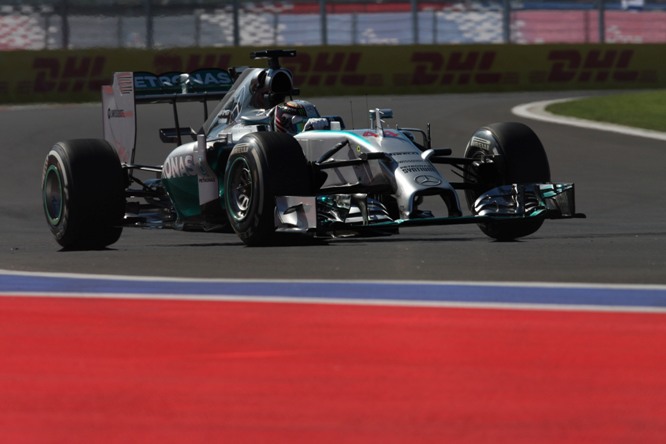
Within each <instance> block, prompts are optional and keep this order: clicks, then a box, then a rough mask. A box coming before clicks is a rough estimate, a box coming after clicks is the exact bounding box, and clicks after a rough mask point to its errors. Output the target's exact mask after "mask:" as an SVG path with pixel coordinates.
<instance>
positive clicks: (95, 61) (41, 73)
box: [32, 55, 108, 94]
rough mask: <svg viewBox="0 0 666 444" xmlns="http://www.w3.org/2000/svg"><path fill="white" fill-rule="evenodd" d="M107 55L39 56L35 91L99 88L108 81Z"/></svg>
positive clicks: (34, 65) (56, 91)
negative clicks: (62, 57)
mask: <svg viewBox="0 0 666 444" xmlns="http://www.w3.org/2000/svg"><path fill="white" fill-rule="evenodd" d="M105 65H106V57H105V56H75V55H73V56H67V57H65V58H64V59H61V58H59V57H35V59H34V61H33V63H32V69H33V70H34V71H35V82H34V84H33V92H37V93H63V94H66V93H73V92H99V90H100V88H101V87H102V85H103V84H104V83H106V82H107V80H108V79H107V73H106V72H105Z"/></svg>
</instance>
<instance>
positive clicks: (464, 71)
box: [410, 50, 515, 85]
mask: <svg viewBox="0 0 666 444" xmlns="http://www.w3.org/2000/svg"><path fill="white" fill-rule="evenodd" d="M496 55H497V53H496V52H495V51H494V50H489V51H476V50H473V51H453V52H451V53H448V54H442V53H441V52H437V51H416V52H414V53H413V54H412V57H411V60H410V61H411V62H412V63H413V64H414V71H413V73H412V79H411V83H412V85H452V84H456V85H467V84H470V83H475V84H495V83H500V82H503V81H506V80H507V79H508V78H510V77H511V78H512V77H515V76H505V75H504V74H503V73H500V72H497V71H493V65H494V63H495V57H496Z"/></svg>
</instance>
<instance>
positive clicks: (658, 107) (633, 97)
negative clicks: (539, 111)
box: [546, 90, 666, 132]
mask: <svg viewBox="0 0 666 444" xmlns="http://www.w3.org/2000/svg"><path fill="white" fill-rule="evenodd" d="M546 110H547V111H549V112H551V113H553V114H560V115H563V116H570V117H578V118H581V119H588V120H596V121H599V122H609V123H617V124H620V125H627V126H634V127H638V128H645V129H651V130H656V131H664V132H666V90H657V91H649V92H640V93H628V94H614V95H609V96H598V97H589V98H585V99H580V100H573V101H570V102H562V103H554V104H552V105H548V106H547V107H546Z"/></svg>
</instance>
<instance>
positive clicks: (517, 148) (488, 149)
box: [465, 122, 550, 241]
mask: <svg viewBox="0 0 666 444" xmlns="http://www.w3.org/2000/svg"><path fill="white" fill-rule="evenodd" d="M480 134H485V135H486V136H489V137H490V139H491V140H492V142H491V143H489V144H488V145H485V144H484V145H485V146H482V145H481V144H479V143H478V142H476V143H475V142H474V137H473V138H472V139H471V140H470V143H468V145H467V148H466V149H465V157H467V158H476V157H479V158H481V157H485V156H491V155H494V154H499V155H500V159H499V160H500V164H499V165H497V167H496V168H497V169H496V172H497V178H496V179H497V180H496V182H497V183H489V184H486V185H487V186H486V187H485V188H487V189H485V190H484V191H483V192H485V191H488V190H489V189H491V188H493V187H495V186H500V185H507V184H512V183H517V184H521V183H547V182H550V165H549V163H548V157H547V154H546V151H545V149H544V147H543V144H542V143H541V141H540V140H539V138H538V136H537V135H536V134H535V133H534V131H532V129H531V128H530V127H528V126H527V125H525V124H522V123H518V122H501V123H493V124H490V125H487V126H485V127H483V128H481V129H479V130H478V131H477V132H476V133H475V135H480ZM486 140H487V137H486ZM465 174H467V173H465ZM467 180H468V179H467V178H466V179H465V181H466V182H467ZM479 195H480V193H479V191H478V190H466V191H465V197H466V199H467V203H468V206H469V208H470V209H472V208H473V206H474V202H475V201H476V199H477V198H478V197H479ZM543 222H544V219H543V218H541V217H536V218H528V219H525V220H506V221H502V220H498V221H493V222H487V223H485V222H484V223H479V224H478V225H479V228H480V229H481V231H483V233H485V234H486V235H488V236H490V237H492V238H494V239H497V240H500V241H508V240H513V239H516V238H518V237H524V236H528V235H530V234H532V233H534V232H536V231H537V230H538V229H539V228H540V227H541V225H542V224H543Z"/></svg>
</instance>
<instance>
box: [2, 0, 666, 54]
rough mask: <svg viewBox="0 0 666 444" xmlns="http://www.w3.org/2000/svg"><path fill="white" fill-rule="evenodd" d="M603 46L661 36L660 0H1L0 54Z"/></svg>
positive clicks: (664, 9) (664, 21) (665, 6)
mask: <svg viewBox="0 0 666 444" xmlns="http://www.w3.org/2000/svg"><path fill="white" fill-rule="evenodd" d="M600 42H601V43H664V42H666V0H593V1H579V0H557V1H554V0H539V1H526V0H525V1H519V0H515V1H511V0H459V1H453V0H448V1H437V0H423V1H421V0H374V1H348V0H290V1H279V2H274V1H244V0H0V51H8V50H40V49H61V48H70V49H81V48H170V47H225V46H253V47H257V46H289V47H292V46H303V45H409V44H487V43H514V44H540V43H600Z"/></svg>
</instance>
